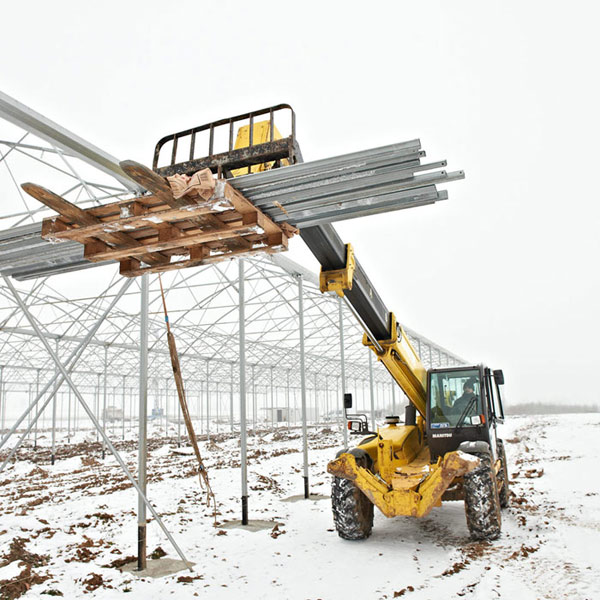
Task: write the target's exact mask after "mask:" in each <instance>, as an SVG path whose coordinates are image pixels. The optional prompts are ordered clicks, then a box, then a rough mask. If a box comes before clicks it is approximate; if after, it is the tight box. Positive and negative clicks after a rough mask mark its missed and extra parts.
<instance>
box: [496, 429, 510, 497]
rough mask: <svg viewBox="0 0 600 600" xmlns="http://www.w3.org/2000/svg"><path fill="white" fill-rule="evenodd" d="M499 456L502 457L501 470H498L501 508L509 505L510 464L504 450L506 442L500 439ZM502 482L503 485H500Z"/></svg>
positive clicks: (498, 445)
mask: <svg viewBox="0 0 600 600" xmlns="http://www.w3.org/2000/svg"><path fill="white" fill-rule="evenodd" d="M497 448H498V458H500V463H501V464H500V470H499V471H498V484H499V489H498V497H499V498H500V508H506V507H507V506H508V497H509V493H508V464H507V462H506V452H505V451H504V442H503V441H502V440H498V444H497ZM500 483H501V484H502V486H501V487H500Z"/></svg>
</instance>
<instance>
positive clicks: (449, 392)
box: [429, 370, 481, 428]
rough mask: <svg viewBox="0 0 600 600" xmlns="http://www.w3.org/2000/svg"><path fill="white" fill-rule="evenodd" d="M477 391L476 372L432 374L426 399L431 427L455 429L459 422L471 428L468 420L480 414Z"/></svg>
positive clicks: (478, 390)
mask: <svg viewBox="0 0 600 600" xmlns="http://www.w3.org/2000/svg"><path fill="white" fill-rule="evenodd" d="M480 389H481V387H480V378H479V373H478V372H477V371H473V370H469V371H466V370H465V371H454V372H446V373H435V374H434V375H433V377H432V387H431V390H430V399H429V401H430V403H431V404H430V406H431V427H433V428H440V427H455V426H457V425H458V421H459V420H461V421H463V424H466V425H469V424H471V417H472V416H473V415H479V414H480V412H481V408H480V406H479V405H480ZM461 392H462V393H461ZM459 394H460V395H459ZM461 417H462V418H461Z"/></svg>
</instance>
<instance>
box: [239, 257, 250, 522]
mask: <svg viewBox="0 0 600 600" xmlns="http://www.w3.org/2000/svg"><path fill="white" fill-rule="evenodd" d="M238 266H239V275H238V294H239V318H240V324H239V329H240V351H239V355H240V357H239V358H240V450H241V461H240V462H241V466H242V468H241V472H242V525H248V448H247V443H248V442H247V433H246V307H245V304H244V302H245V289H244V260H243V259H240V260H239V261H238Z"/></svg>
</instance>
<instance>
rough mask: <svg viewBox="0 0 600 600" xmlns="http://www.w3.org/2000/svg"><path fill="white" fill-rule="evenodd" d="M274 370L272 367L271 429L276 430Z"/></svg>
mask: <svg viewBox="0 0 600 600" xmlns="http://www.w3.org/2000/svg"><path fill="white" fill-rule="evenodd" d="M273 369H274V367H271V429H274V428H275V403H274V395H273V394H274V390H273Z"/></svg>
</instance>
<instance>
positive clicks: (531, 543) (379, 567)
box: [0, 414, 600, 600]
mask: <svg viewBox="0 0 600 600" xmlns="http://www.w3.org/2000/svg"><path fill="white" fill-rule="evenodd" d="M119 433H120V432H119ZM154 433H155V434H158V433H159V432H158V431H154ZM502 433H503V437H504V438H505V440H506V450H507V454H508V461H509V467H510V471H511V490H512V494H511V496H512V497H511V506H510V507H509V508H508V509H506V510H505V511H504V513H503V533H502V536H501V537H500V539H498V540H496V541H494V542H492V543H473V542H470V541H469V537H468V532H467V528H466V523H465V517H464V508H463V504H462V503H460V502H448V503H444V505H443V506H442V507H440V508H437V509H434V511H433V512H432V514H431V515H430V516H429V517H427V518H425V519H421V520H413V519H409V518H396V519H386V518H385V517H383V516H381V515H380V514H377V511H376V517H375V525H374V529H373V534H372V536H371V537H370V538H369V539H368V540H365V541H362V542H348V541H344V540H342V539H340V538H339V537H338V536H337V534H336V532H335V531H334V528H333V522H332V518H331V510H330V501H329V499H328V498H325V499H320V500H300V501H296V502H286V501H285V499H286V498H288V497H290V496H292V495H295V494H301V493H302V491H303V481H302V472H301V466H302V453H301V433H300V430H299V429H291V430H289V431H288V430H287V429H282V430H280V431H278V432H276V433H272V432H263V433H259V434H257V435H255V436H253V435H250V436H249V444H250V446H249V473H250V488H251V491H250V499H249V507H250V518H251V519H261V520H270V521H276V522H277V523H280V525H278V527H277V528H276V529H275V531H273V529H272V528H269V529H265V530H261V531H256V532H252V531H248V530H241V529H230V528H224V527H223V526H222V524H223V523H224V522H226V521H229V520H234V519H239V518H240V503H239V495H240V491H239V490H240V470H239V443H238V439H237V437H235V438H234V437H231V436H229V435H228V434H219V435H218V436H217V437H215V438H213V440H212V442H210V443H209V442H207V441H203V442H201V444H200V446H201V451H202V452H203V455H204V456H205V457H206V463H207V467H208V469H209V474H210V477H211V482H212V487H213V490H214V492H215V494H216V497H217V501H218V503H219V515H218V520H219V523H220V524H219V526H217V527H214V526H213V519H212V516H211V511H210V509H209V508H207V507H206V506H205V504H204V503H203V500H204V498H203V495H202V494H201V493H200V489H199V484H198V477H197V476H196V475H195V470H194V466H195V463H194V459H193V458H192V457H189V456H181V455H178V454H175V453H174V452H173V451H172V449H173V448H174V447H176V443H175V438H171V439H170V440H167V439H166V438H165V437H162V438H161V437H151V440H150V456H149V463H148V473H149V486H148V493H149V496H150V498H151V499H152V501H153V502H154V505H155V506H156V508H157V510H158V511H159V513H160V514H161V516H162V517H163V518H164V521H165V523H166V524H167V526H168V527H169V529H170V531H171V532H172V533H173V535H174V536H175V538H176V540H177V541H178V543H179V544H180V546H181V547H182V549H183V550H184V552H185V554H186V555H187V557H188V559H189V560H190V561H192V562H193V563H195V566H194V572H193V573H190V572H188V571H182V572H179V573H176V574H174V575H170V576H165V577H162V578H158V579H152V578H150V577H142V578H140V577H138V576H136V575H132V574H131V573H127V572H122V571H120V570H119V568H117V565H119V564H120V563H122V562H125V561H126V560H127V557H128V556H131V555H133V554H135V552H136V536H137V523H136V517H135V508H136V506H137V498H136V495H135V492H134V490H133V489H132V488H131V486H130V485H129V482H128V481H127V480H126V479H125V477H124V476H123V475H122V473H121V472H120V470H119V469H118V467H117V465H116V463H115V461H114V459H113V458H112V457H108V456H107V458H106V459H105V460H104V461H102V460H101V458H100V456H99V447H98V446H97V445H92V446H91V448H90V446H89V445H88V446H86V445H83V444H82V445H75V446H72V447H66V446H65V447H61V448H60V451H59V460H58V461H57V462H56V464H55V465H54V466H51V465H50V464H49V460H48V458H49V453H48V451H47V449H46V448H44V449H41V450H38V451H37V455H36V453H35V452H34V451H33V450H32V449H25V450H23V451H22V452H21V460H19V461H18V462H16V463H15V464H13V465H11V466H10V467H9V468H8V469H7V470H6V471H5V472H4V473H2V475H0V588H1V590H0V598H2V599H4V598H13V597H16V594H18V593H19V592H21V591H25V595H24V596H23V597H24V598H40V599H43V598H47V597H48V595H47V594H50V595H63V596H64V597H66V598H78V597H86V598H103V599H108V598H114V597H116V596H120V594H121V593H123V592H129V596H128V597H129V598H132V599H136V598H139V599H152V598H168V597H170V596H171V595H173V596H174V597H177V598H178V599H179V598H182V599H185V598H194V597H204V598H211V599H212V598H215V599H218V598H235V597H239V595H240V594H242V595H243V596H244V597H246V598H250V599H253V598H286V599H287V598H289V599H317V598H321V599H336V598H369V599H370V598H398V597H405V598H410V599H411V600H413V599H414V600H425V599H430V598H431V599H434V598H435V599H437V598H470V599H486V600H489V599H494V598H504V599H510V600H529V599H531V600H534V599H541V598H548V599H558V598H569V599H589V600H593V599H596V598H600V489H599V486H598V480H597V473H598V467H597V462H596V460H595V455H596V454H597V453H598V450H599V449H600V443H599V441H598V440H599V439H600V415H598V414H594V415H557V416H551V417H512V418H511V419H510V421H509V423H508V424H507V425H505V426H504V431H503V432H502ZM130 434H131V435H133V432H130ZM77 435H78V436H79V438H80V440H79V441H83V438H84V437H85V435H86V434H83V433H79V434H77ZM87 435H88V437H89V438H90V440H95V435H92V434H87ZM41 441H43V442H44V443H47V439H44V440H41ZM340 445H341V444H340V434H339V432H334V431H331V430H328V429H325V430H323V428H319V429H312V430H311V431H310V446H309V447H310V450H309V457H310V472H311V477H310V481H311V491H312V492H313V493H314V494H321V495H324V496H328V495H329V486H330V477H329V476H328V475H327V474H326V472H325V467H326V464H327V461H328V460H329V459H331V458H332V456H333V455H334V452H335V449H336V448H337V447H339V446H340ZM118 447H119V449H121V450H122V452H123V456H124V457H125V458H126V460H127V462H128V464H129V465H130V466H131V468H132V469H134V468H135V464H136V451H135V447H134V443H133V441H125V442H119V444H118ZM61 456H62V457H61ZM159 546H160V548H162V549H163V550H164V551H165V552H166V553H167V557H168V558H177V555H176V553H175V551H174V549H173V548H172V547H171V546H170V545H169V543H168V541H167V539H166V538H165V536H164V535H163V534H162V532H161V531H160V529H159V527H158V525H157V524H156V523H153V522H151V523H150V524H149V526H148V549H149V552H151V551H153V550H155V549H156V548H157V547H159ZM111 565H113V566H111ZM29 587H30V589H28V588H29ZM26 590H28V591H26ZM59 592H60V594H59Z"/></svg>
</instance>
